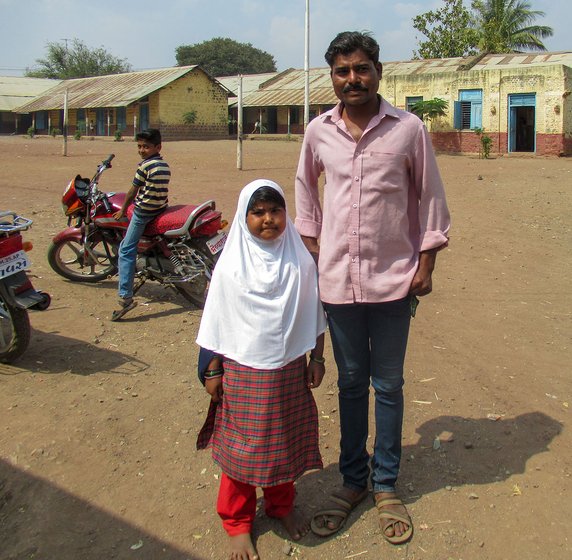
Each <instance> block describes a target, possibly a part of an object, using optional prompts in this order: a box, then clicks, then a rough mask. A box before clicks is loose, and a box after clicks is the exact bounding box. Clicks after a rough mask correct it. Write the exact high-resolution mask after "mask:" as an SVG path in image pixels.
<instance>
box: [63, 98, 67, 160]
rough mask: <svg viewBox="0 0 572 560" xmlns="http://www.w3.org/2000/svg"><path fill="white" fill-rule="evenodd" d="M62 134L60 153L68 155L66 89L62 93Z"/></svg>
mask: <svg viewBox="0 0 572 560" xmlns="http://www.w3.org/2000/svg"><path fill="white" fill-rule="evenodd" d="M62 128H63V130H62V134H63V137H64V145H63V147H62V155H63V156H67V155H68V90H67V89H66V91H65V93H64V122H63V123H62Z"/></svg>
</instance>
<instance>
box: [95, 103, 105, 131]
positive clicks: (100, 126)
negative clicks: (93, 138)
mask: <svg viewBox="0 0 572 560" xmlns="http://www.w3.org/2000/svg"><path fill="white" fill-rule="evenodd" d="M95 133H96V134H97V136H105V109H97V110H96V111H95Z"/></svg>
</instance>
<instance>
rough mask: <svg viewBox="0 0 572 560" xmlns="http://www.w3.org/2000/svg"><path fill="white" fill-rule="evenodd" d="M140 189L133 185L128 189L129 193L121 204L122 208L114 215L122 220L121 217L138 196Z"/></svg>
mask: <svg viewBox="0 0 572 560" xmlns="http://www.w3.org/2000/svg"><path fill="white" fill-rule="evenodd" d="M138 190H139V189H138V188H137V187H135V186H133V185H131V188H130V189H129V190H128V191H127V194H126V195H125V200H124V201H123V204H122V205H121V210H118V211H117V212H115V214H113V217H114V218H115V219H116V220H121V218H123V216H125V215H126V214H127V208H129V205H130V204H131V203H132V202H133V200H134V199H135V197H136V196H137V191H138Z"/></svg>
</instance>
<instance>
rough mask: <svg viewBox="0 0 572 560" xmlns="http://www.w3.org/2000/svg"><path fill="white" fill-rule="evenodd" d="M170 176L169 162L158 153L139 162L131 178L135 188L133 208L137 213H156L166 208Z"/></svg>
mask: <svg viewBox="0 0 572 560" xmlns="http://www.w3.org/2000/svg"><path fill="white" fill-rule="evenodd" d="M170 178H171V170H170V169H169V164H168V163H167V162H166V161H163V158H162V157H161V155H160V154H155V155H153V156H151V157H150V158H148V159H145V160H143V161H142V162H141V163H140V164H139V167H138V168H137V171H136V172H135V177H134V178H133V186H134V187H135V188H136V189H137V196H136V197H135V208H136V209H137V212H138V213H139V214H141V215H144V216H145V215H151V214H157V213H159V212H160V211H162V210H164V209H165V208H167V203H168V199H167V195H168V194H169V179H170Z"/></svg>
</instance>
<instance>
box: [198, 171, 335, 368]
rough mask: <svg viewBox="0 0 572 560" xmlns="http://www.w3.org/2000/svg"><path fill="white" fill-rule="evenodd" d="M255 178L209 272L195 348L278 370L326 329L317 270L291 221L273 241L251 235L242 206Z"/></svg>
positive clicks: (245, 206)
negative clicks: (208, 282)
mask: <svg viewBox="0 0 572 560" xmlns="http://www.w3.org/2000/svg"><path fill="white" fill-rule="evenodd" d="M260 187H271V188H273V189H275V190H276V191H278V192H279V193H280V194H281V195H282V197H284V193H283V191H282V189H281V188H280V187H279V186H278V185H277V184H276V183H274V182H273V181H269V180H266V179H258V180H256V181H253V182H252V183H249V184H248V185H246V186H245V187H244V188H243V189H242V191H241V193H240V196H239V198H238V206H237V210H236V215H235V217H234V220H233V222H232V226H231V228H230V231H229V234H228V239H227V241H226V244H225V247H224V249H223V251H222V253H221V256H220V258H219V260H218V263H217V265H216V267H215V270H214V273H213V278H212V282H211V285H210V288H209V293H208V297H207V301H206V304H205V309H204V311H203V317H202V320H201V326H200V328H199V334H198V337H197V343H198V344H199V345H200V346H202V347H203V348H207V349H209V350H213V351H214V352H216V353H218V354H221V355H223V356H225V357H227V358H229V359H231V360H234V361H236V362H238V363H240V364H243V365H246V366H249V367H252V368H255V369H277V368H279V367H283V366H285V365H286V364H288V363H290V362H291V361H292V360H294V359H295V358H298V357H299V356H301V355H302V354H304V353H305V352H307V351H308V350H311V349H313V348H314V346H315V344H316V338H317V337H318V335H320V334H322V333H323V332H324V331H325V330H326V319H325V315H324V311H323V309H322V304H321V302H320V298H319V294H318V278H317V269H316V265H315V263H314V260H313V258H312V257H311V255H310V253H309V252H308V251H307V249H306V248H305V246H304V244H303V243H302V239H301V238H300V236H299V234H298V232H297V231H296V229H295V228H294V224H293V223H292V221H291V220H290V218H289V217H288V216H287V217H286V222H287V224H286V229H285V231H284V232H283V234H282V235H281V236H280V237H279V238H278V239H276V240H274V241H265V240H262V239H259V238H258V237H256V236H254V235H252V234H251V233H250V231H249V230H248V226H247V225H246V214H247V209H248V203H249V201H250V198H251V196H252V194H253V193H254V192H255V191H256V190H257V189H259V188H260Z"/></svg>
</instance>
